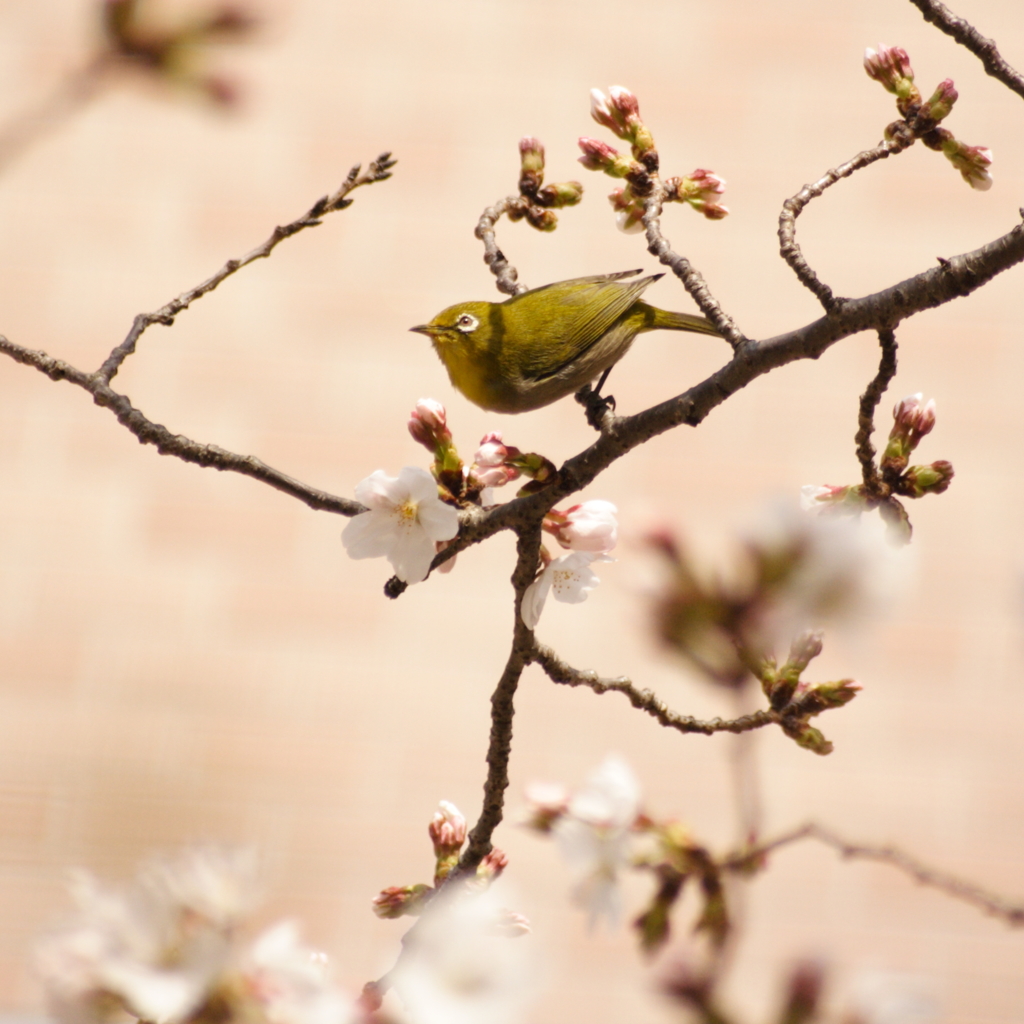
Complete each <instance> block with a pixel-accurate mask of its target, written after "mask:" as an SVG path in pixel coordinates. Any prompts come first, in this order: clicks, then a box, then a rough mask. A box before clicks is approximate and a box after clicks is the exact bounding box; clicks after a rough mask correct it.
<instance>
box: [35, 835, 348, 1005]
mask: <svg viewBox="0 0 1024 1024" xmlns="http://www.w3.org/2000/svg"><path fill="white" fill-rule="evenodd" d="M252 867H253V860H252V858H251V856H248V855H246V854H239V855H233V854H220V853H217V852H216V851H208V850H203V851H196V852H192V853H189V854H186V855H184V856H183V857H181V858H179V859H177V860H174V861H164V862H158V863H155V864H151V865H149V866H147V867H146V868H144V869H143V870H142V871H141V872H140V874H139V877H138V878H137V879H136V880H135V882H134V883H133V884H132V885H129V886H126V887H124V888H121V889H113V888H106V887H104V886H102V885H100V884H99V882H97V881H96V879H94V878H93V877H92V876H90V875H88V874H86V873H84V872H83V873H80V874H78V875H77V876H75V879H74V883H73V888H72V895H73V897H74V900H75V903H76V904H77V911H78V913H77V915H76V916H75V918H74V919H72V920H71V921H69V922H68V923H67V924H66V925H65V926H64V927H63V928H61V929H59V930H57V931H55V932H54V933H53V934H51V935H50V936H49V937H47V938H46V939H45V940H44V941H43V942H41V943H40V945H39V947H38V949H37V955H36V962H37V967H38V969H39V973H40V974H41V976H42V979H43V983H44V985H45V987H46V990H47V994H48V996H49V998H50V1002H51V1005H52V1009H53V1011H54V1013H55V1015H56V1016H57V1017H58V1018H59V1019H60V1020H62V1021H68V1022H73V1024H107V1022H110V1024H113V1022H115V1021H123V1020H124V1019H125V1015H126V1014H127V1015H130V1016H132V1017H136V1018H139V1019H140V1020H144V1021H147V1022H152V1024H183V1022H185V1021H189V1022H195V1024H201V1022H204V1021H207V1022H210V1024H212V1022H213V1021H214V1020H266V1021H271V1022H273V1024H349V1022H350V1021H352V1020H353V1008H352V1005H353V1004H352V1002H351V1001H350V1000H349V999H348V997H347V996H345V995H343V994H342V993H341V992H339V991H338V990H336V989H335V988H334V987H333V986H332V985H331V983H330V981H329V979H328V977H327V970H326V963H325V959H324V957H323V956H322V955H321V954H318V953H314V952H313V951H312V950H309V949H306V948H305V947H303V946H301V945H300V944H299V942H298V935H297V932H296V930H295V926H294V925H291V924H283V925H278V926H276V927H275V928H271V929H270V930H268V931H266V932H264V933H263V934H262V935H261V936H259V937H258V938H257V939H256V941H255V943H253V944H252V946H251V947H250V948H249V949H248V950H244V949H240V948H239V941H238V937H237V925H238V924H239V923H240V917H241V915H242V914H243V912H244V911H247V910H248V909H249V900H250V899H251V893H252Z"/></svg>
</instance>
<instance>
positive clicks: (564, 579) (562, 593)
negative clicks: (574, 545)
mask: <svg viewBox="0 0 1024 1024" xmlns="http://www.w3.org/2000/svg"><path fill="white" fill-rule="evenodd" d="M614 561H615V559H614V558H609V557H608V556H607V555H603V554H598V553H595V552H591V551H573V552H571V553H570V554H568V555H565V556H564V557H563V558H556V559H554V560H553V561H551V562H549V563H548V564H547V566H545V568H544V570H543V571H542V572H541V574H540V575H539V576H538V577H537V578H536V579H535V580H534V581H533V582H532V583H531V584H530V585H529V586H528V587H527V588H526V592H525V593H524V594H523V604H522V608H521V609H520V615H521V616H522V619H523V622H524V623H525V624H526V625H527V626H528V627H529V628H530V629H536V627H537V623H538V622H540V613H541V612H542V611H543V610H544V605H545V604H546V602H547V599H548V594H549V593H550V594H552V596H553V597H554V599H555V600H556V601H562V602H564V603H565V604H579V603H580V602H581V601H586V599H587V595H588V594H589V593H590V591H592V590H593V589H594V587H596V586H597V585H598V583H600V582H601V581H600V580H599V579H598V578H597V576H596V575H595V574H594V570H593V569H591V568H590V566H591V565H592V564H593V563H594V562H614Z"/></svg>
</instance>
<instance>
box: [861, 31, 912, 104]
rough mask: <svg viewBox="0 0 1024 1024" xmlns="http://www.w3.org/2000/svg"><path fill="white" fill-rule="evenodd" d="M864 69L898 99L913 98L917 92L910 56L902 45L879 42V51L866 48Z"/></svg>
mask: <svg viewBox="0 0 1024 1024" xmlns="http://www.w3.org/2000/svg"><path fill="white" fill-rule="evenodd" d="M864 70H865V71H866V72H867V73H868V77H869V78H873V79H874V80H875V81H876V82H881V83H882V85H883V86H884V87H885V89H886V91H887V92H891V93H893V94H894V95H895V96H896V97H897V98H898V99H901V100H912V99H913V98H914V94H915V93H917V89H916V87H915V86H914V71H913V69H912V68H911V66H910V57H909V56H907V51H906V50H904V49H903V48H902V47H899V46H886V45H885V44H879V47H878V50H877V51H875V50H872V49H870V48H869V49H867V50H865V51H864Z"/></svg>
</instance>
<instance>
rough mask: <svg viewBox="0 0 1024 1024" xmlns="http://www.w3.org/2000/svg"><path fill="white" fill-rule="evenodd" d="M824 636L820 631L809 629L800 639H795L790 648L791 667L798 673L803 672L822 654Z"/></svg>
mask: <svg viewBox="0 0 1024 1024" xmlns="http://www.w3.org/2000/svg"><path fill="white" fill-rule="evenodd" d="M824 635H825V634H824V632H823V631H822V630H820V629H807V630H804V632H803V633H801V634H800V635H799V636H798V637H795V638H794V639H793V643H792V644H791V645H790V648H789V662H788V664H789V666H791V667H792V668H794V669H795V670H796V671H797V672H798V673H799V672H803V670H804V669H805V668H807V666H808V665H809V664H810V663H811V662H812V661H813V660H814V659H815V658H816V657H817V656H818V655H819V654H821V650H822V646H823V644H822V638H823V637H824Z"/></svg>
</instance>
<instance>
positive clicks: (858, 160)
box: [779, 132, 914, 313]
mask: <svg viewBox="0 0 1024 1024" xmlns="http://www.w3.org/2000/svg"><path fill="white" fill-rule="evenodd" d="M913 142H914V137H913V135H911V134H910V133H909V132H907V133H902V134H900V135H898V136H897V137H896V138H895V139H886V140H884V141H883V142H881V143H879V144H878V145H877V146H875V148H874V149H866V150H864V152H863V153H858V154H857V155H856V156H855V157H854V158H853V159H852V160H848V161H847V162H846V163H845V164H841V165H840V166H839V167H836V168H834V169H832V170H829V171H826V172H825V174H823V175H822V176H821V177H820V178H819V179H818V180H817V181H816V182H814V184H812V185H804V187H803V188H802V189H800V191H799V192H797V194H796V195H795V196H792V197H790V198H789V199H787V200H786V201H785V202H784V203H783V204H782V213H780V214H779V252H780V253H781V255H782V258H783V259H784V260H785V261H786V262H787V263H788V264H789V266H790V267H791V268H792V270H793V273H794V274H796V276H797V277H798V278H799V279H800V283H801V284H803V285H804V287H806V288H808V289H809V290H810V291H812V292H813V293H814V294H815V295H816V296H817V298H818V301H819V302H820V303H821V304H822V306H824V307H825V310H826V312H829V313H831V312H833V311H834V310H835V309H837V308H838V306H839V305H841V303H842V302H843V301H844V300H843V299H837V298H836V297H835V296H834V295H833V294H832V289H831V288H829V286H828V285H827V284H825V283H824V282H822V281H821V280H820V279H819V277H818V275H817V274H816V273H815V272H814V271H813V270H812V269H811V267H810V264H809V263H808V262H807V260H806V258H805V257H804V254H803V252H802V251H801V250H800V246H799V245H797V242H796V219H797V217H799V216H800V214H801V213H803V210H804V207H805V206H806V205H807V204H808V203H809V202H810V201H811V200H812V199H816V198H817V197H818V196H820V195H821V194H822V193H823V192H824V191H825V189H827V188H829V187H830V186H832V185H834V184H835V183H836V182H837V181H839V180H840V179H842V178H848V177H849V176H850V175H851V174H853V173H854V171H859V170H861V168H863V167H868V166H869V165H871V164H873V163H874V162H875V161H876V160H884V159H885V158H886V157H889V156H892V154H893V153H901V152H902V151H903V150H904V149H906V148H907V147H908V146H910V145H912V144H913Z"/></svg>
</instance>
